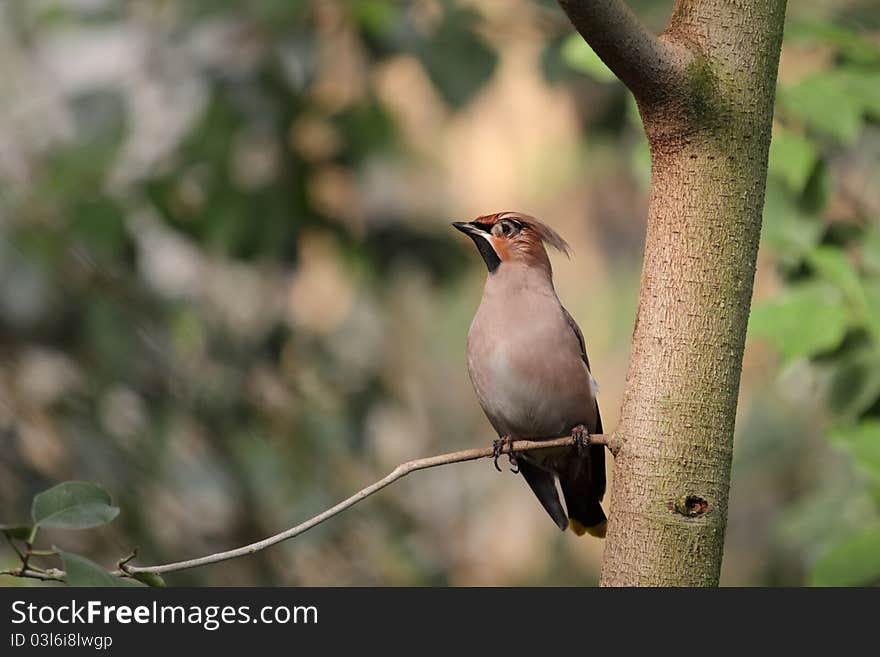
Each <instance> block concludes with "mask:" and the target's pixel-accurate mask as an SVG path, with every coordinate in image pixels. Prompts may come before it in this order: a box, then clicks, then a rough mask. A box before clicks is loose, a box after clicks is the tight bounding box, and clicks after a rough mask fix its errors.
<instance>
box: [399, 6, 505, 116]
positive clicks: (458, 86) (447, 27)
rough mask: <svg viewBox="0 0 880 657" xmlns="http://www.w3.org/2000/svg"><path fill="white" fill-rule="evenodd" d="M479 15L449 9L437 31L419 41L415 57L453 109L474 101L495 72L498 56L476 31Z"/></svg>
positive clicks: (465, 10)
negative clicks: (472, 99)
mask: <svg viewBox="0 0 880 657" xmlns="http://www.w3.org/2000/svg"><path fill="white" fill-rule="evenodd" d="M479 20H480V16H479V14H477V13H476V12H474V11H472V10H469V9H457V8H449V9H447V10H446V11H445V13H444V16H443V22H442V23H441V24H440V26H439V28H438V29H437V31H436V32H434V33H433V34H432V35H431V36H430V37H428V38H426V39H420V40H419V42H418V44H419V46H418V48H417V49H416V50H417V51H416V55H417V57H418V58H419V61H420V62H421V64H422V67H423V68H424V69H425V71H426V72H427V74H428V77H429V78H431V82H433V84H434V86H435V87H436V89H437V91H439V92H440V94H441V95H442V96H443V98H444V100H445V101H446V102H447V103H448V104H449V105H450V106H452V107H455V108H460V107H462V106H463V105H465V104H466V103H467V102H468V101H470V100H471V98H473V97H474V96H475V95H476V94H477V92H478V91H480V89H482V88H483V86H484V85H485V84H486V83H487V82H488V81H489V79H490V78H491V77H492V74H493V73H494V72H495V66H496V65H497V63H498V55H497V54H496V53H495V51H494V50H493V49H492V48H491V47H490V46H489V45H488V44H487V43H486V41H485V40H484V39H483V37H482V36H480V34H479V32H478V31H477V30H476V29H475V28H476V27H477V23H478V22H479Z"/></svg>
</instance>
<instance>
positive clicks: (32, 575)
mask: <svg viewBox="0 0 880 657" xmlns="http://www.w3.org/2000/svg"><path fill="white" fill-rule="evenodd" d="M0 575H11V576H12V577H26V578H28V579H40V580H43V581H44V582H63V581H64V578H65V577H66V576H67V573H65V572H64V571H63V570H58V569H57V568H49V569H48V570H33V569H31V568H24V569H22V568H8V569H6V570H0Z"/></svg>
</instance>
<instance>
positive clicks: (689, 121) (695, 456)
mask: <svg viewBox="0 0 880 657" xmlns="http://www.w3.org/2000/svg"><path fill="white" fill-rule="evenodd" d="M560 4H561V5H562V7H563V8H564V9H565V11H566V13H567V14H568V15H569V17H570V18H571V20H572V22H573V23H574V25H575V27H576V28H577V29H578V31H579V32H580V33H581V34H582V35H583V36H584V38H585V39H586V40H587V41H588V42H589V43H590V44H591V45H592V46H593V47H594V49H595V50H596V52H597V54H598V55H599V56H600V57H601V58H602V59H603V60H604V61H605V63H606V64H608V66H609V67H610V68H611V69H612V70H613V71H614V72H615V73H616V74H617V75H618V77H620V78H621V80H623V81H624V82H625V83H626V84H627V86H628V87H629V88H630V89H631V90H632V92H633V93H634V95H635V97H636V100H637V102H638V104H639V110H640V113H641V116H642V121H643V123H644V126H645V132H646V134H647V136H648V141H649V144H650V149H651V200H650V206H649V211H648V227H647V234H646V238H645V255H644V264H643V269H642V279H641V289H640V293H639V305H638V312H637V314H636V321H635V328H634V330H633V336H632V352H631V356H630V364H629V371H628V374H627V381H626V388H625V392H624V398H623V404H622V407H621V413H620V423H619V425H618V428H617V431H616V434H617V437H618V439H619V440H620V444H621V447H620V450H619V452H618V455H617V458H616V459H615V465H614V486H613V490H612V495H611V506H610V523H609V531H608V538H607V544H606V547H605V553H604V556H603V561H602V573H601V577H600V584H601V585H604V586H713V585H717V583H718V580H719V575H720V571H721V557H722V551H723V544H724V530H725V525H726V520H727V500H728V493H729V488H730V464H731V455H732V452H733V429H734V419H735V414H736V403H737V396H738V392H739V380H740V372H741V368H742V356H743V346H744V342H745V333H746V324H747V322H748V315H749V307H750V303H751V296H752V283H753V280H754V272H755V259H756V255H757V250H758V240H759V237H760V232H761V212H762V208H763V202H764V185H765V181H766V173H767V151H768V148H769V145H770V127H771V120H772V114H773V99H774V91H775V86H776V72H777V66H778V62H779V50H780V46H781V41H782V28H783V21H784V16H785V0H753V1H749V0H676V1H675V3H674V5H673V12H672V18H671V19H670V22H669V25H668V26H667V27H666V29H665V30H664V31H663V33H661V34H660V35H659V36H658V37H654V36H652V35H650V34H649V33H647V32H646V31H645V30H644V28H642V27H641V26H640V25H639V24H638V19H637V18H636V17H635V16H634V15H632V13H631V12H629V10H628V9H626V7H625V5H623V4H622V2H621V1H620V0H617V1H615V0H580V1H577V0H567V1H566V0H560ZM609 16H617V17H618V18H620V17H621V16H623V17H625V18H624V19H623V20H622V21H621V20H618V22H617V23H616V25H617V28H616V30H615V29H613V28H612V27H611V26H607V25H603V21H604V20H607V19H608V17H609ZM621 25H623V27H621ZM633 26H636V27H633ZM609 35H611V37H613V38H609Z"/></svg>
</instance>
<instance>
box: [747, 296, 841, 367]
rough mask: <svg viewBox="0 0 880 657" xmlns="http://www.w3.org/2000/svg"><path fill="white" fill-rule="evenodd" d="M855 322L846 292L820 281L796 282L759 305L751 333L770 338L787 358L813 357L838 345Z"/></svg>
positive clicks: (753, 312)
mask: <svg viewBox="0 0 880 657" xmlns="http://www.w3.org/2000/svg"><path fill="white" fill-rule="evenodd" d="M851 323H852V313H851V311H850V309H849V307H848V306H847V305H846V304H845V303H844V299H843V295H842V294H841V293H840V291H839V290H837V289H835V288H833V287H831V286H830V285H827V284H824V283H818V282H810V283H802V284H799V285H793V286H792V287H790V288H788V289H787V290H785V291H783V292H782V293H781V294H780V295H779V296H778V297H777V298H775V299H771V300H769V301H766V302H764V303H761V304H759V305H757V306H756V307H755V308H754V309H753V310H752V314H751V317H750V319H749V330H748V333H749V336H750V337H754V336H759V337H763V338H766V339H767V340H769V341H770V342H771V343H772V344H773V346H774V347H776V349H777V350H778V351H779V353H780V354H781V355H782V357H783V358H784V359H786V360H793V359H795V358H801V357H804V356H812V355H814V354H818V353H821V352H824V351H828V350H831V349H833V348H835V347H836V346H838V345H839V344H840V342H841V340H843V336H844V335H845V334H846V331H847V329H848V328H849V326H850V324H851Z"/></svg>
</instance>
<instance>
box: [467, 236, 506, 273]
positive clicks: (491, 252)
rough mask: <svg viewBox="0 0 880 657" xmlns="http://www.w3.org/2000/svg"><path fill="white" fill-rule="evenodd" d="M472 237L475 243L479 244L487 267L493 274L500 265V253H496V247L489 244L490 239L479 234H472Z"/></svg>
mask: <svg viewBox="0 0 880 657" xmlns="http://www.w3.org/2000/svg"><path fill="white" fill-rule="evenodd" d="M470 238H471V239H472V240H473V241H474V244H476V245H477V249H479V251H480V255H481V256H483V260H484V261H485V263H486V267H487V268H488V270H489V273H490V274H492V273H494V272H495V270H496V269H498V265H500V264H501V258H499V257H498V254H497V253H495V249H493V248H492V245H491V244H489V240H487V239H484V238H482V237H480V236H479V235H471V236H470Z"/></svg>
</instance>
